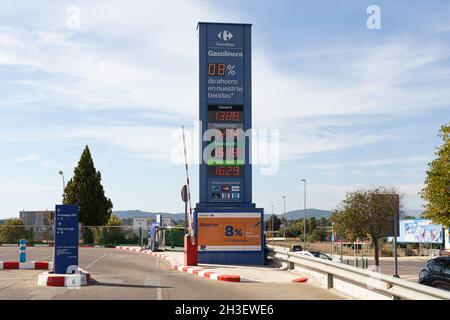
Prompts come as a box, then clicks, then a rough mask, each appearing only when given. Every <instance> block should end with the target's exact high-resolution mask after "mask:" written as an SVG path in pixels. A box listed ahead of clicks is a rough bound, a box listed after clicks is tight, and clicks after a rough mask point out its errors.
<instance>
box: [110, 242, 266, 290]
mask: <svg viewBox="0 0 450 320" xmlns="http://www.w3.org/2000/svg"><path fill="white" fill-rule="evenodd" d="M116 249H117V250H126V251H134V252H139V253H143V254H148V255H151V256H153V257H157V258H160V259H164V260H166V261H167V262H168V263H169V265H170V267H171V268H172V269H173V270H175V271H180V272H187V273H190V274H193V275H196V276H199V277H203V278H207V279H211V280H218V281H227V282H259V281H258V280H255V279H250V278H246V277H243V276H239V275H229V274H222V273H218V272H214V271H207V270H205V269H203V268H201V267H197V266H186V265H183V264H180V263H179V262H178V261H177V260H176V259H175V258H173V257H169V256H167V255H165V254H164V253H161V252H152V251H151V250H141V248H140V247H125V246H118V247H116Z"/></svg>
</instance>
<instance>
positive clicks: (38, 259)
mask: <svg viewBox="0 0 450 320" xmlns="http://www.w3.org/2000/svg"><path fill="white" fill-rule="evenodd" d="M47 258H53V255H50V256H46V257H42V258H37V259H36V261H43V259H47Z"/></svg>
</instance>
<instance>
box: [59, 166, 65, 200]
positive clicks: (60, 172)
mask: <svg viewBox="0 0 450 320" xmlns="http://www.w3.org/2000/svg"><path fill="white" fill-rule="evenodd" d="M58 173H59V174H60V175H61V177H62V183H63V195H64V190H65V189H66V183H65V181H64V172H62V170H60V171H59V172H58Z"/></svg>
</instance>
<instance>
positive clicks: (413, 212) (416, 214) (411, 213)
mask: <svg viewBox="0 0 450 320" xmlns="http://www.w3.org/2000/svg"><path fill="white" fill-rule="evenodd" d="M423 212H424V210H422V209H419V210H403V214H404V215H406V216H413V217H416V218H420V216H421V214H422V213H423Z"/></svg>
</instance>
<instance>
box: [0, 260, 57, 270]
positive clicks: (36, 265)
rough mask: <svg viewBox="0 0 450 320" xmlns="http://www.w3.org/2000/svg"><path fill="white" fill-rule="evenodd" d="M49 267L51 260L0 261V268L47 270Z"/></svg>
mask: <svg viewBox="0 0 450 320" xmlns="http://www.w3.org/2000/svg"><path fill="white" fill-rule="evenodd" d="M51 268H52V262H47V261H28V262H17V261H14V262H8V261H0V269H23V270H49V269H51Z"/></svg>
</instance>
